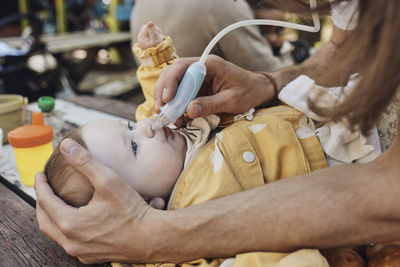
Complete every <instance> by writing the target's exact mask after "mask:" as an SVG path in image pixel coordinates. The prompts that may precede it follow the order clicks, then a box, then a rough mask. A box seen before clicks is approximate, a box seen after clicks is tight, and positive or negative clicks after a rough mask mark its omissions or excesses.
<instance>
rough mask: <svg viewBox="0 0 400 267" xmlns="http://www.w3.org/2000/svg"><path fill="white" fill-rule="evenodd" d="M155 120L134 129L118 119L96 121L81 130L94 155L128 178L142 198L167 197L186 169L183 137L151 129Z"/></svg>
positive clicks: (162, 129) (168, 131)
mask: <svg viewBox="0 0 400 267" xmlns="http://www.w3.org/2000/svg"><path fill="white" fill-rule="evenodd" d="M152 123H153V120H143V121H141V122H139V123H137V124H135V125H134V126H132V127H129V126H128V124H127V123H124V122H122V121H117V120H96V121H92V122H90V123H88V124H87V125H85V126H84V127H83V128H82V138H83V140H84V141H85V142H86V144H87V146H88V149H89V151H90V152H91V153H92V154H93V156H94V157H95V158H96V159H97V160H99V161H100V162H101V163H103V164H104V165H106V166H107V167H109V168H111V169H113V170H114V171H115V172H116V173H118V174H119V175H120V176H121V177H122V178H123V179H125V180H126V181H127V182H128V183H129V184H130V185H131V186H132V187H133V188H134V189H135V190H136V191H137V192H138V193H139V194H140V195H141V196H142V197H143V198H145V199H151V198H153V197H166V196H168V195H169V194H170V193H171V190H172V187H173V185H174V183H175V181H176V179H177V177H178V176H179V174H180V172H181V171H182V168H183V163H184V160H185V155H186V141H185V139H184V137H183V136H182V135H181V134H179V133H177V132H175V131H173V130H171V129H169V128H168V127H164V128H161V129H159V130H157V131H153V130H152V129H151V125H152Z"/></svg>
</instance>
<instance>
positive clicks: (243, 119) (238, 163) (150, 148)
mask: <svg viewBox="0 0 400 267" xmlns="http://www.w3.org/2000/svg"><path fill="white" fill-rule="evenodd" d="M133 49H134V52H135V54H136V55H137V56H138V58H139V59H140V60H141V62H142V66H140V68H139V69H138V78H139V81H140V83H141V85H142V90H143V93H144V95H145V98H146V101H145V102H144V103H143V104H141V105H140V106H139V107H138V110H137V113H136V119H137V121H138V123H136V124H135V125H132V124H130V123H124V122H122V121H114V120H96V121H92V122H90V123H88V124H86V125H84V126H82V127H80V128H78V129H76V130H74V131H72V132H71V133H69V134H68V135H67V136H66V137H65V138H67V137H68V138H72V139H74V140H75V141H77V142H78V143H79V144H81V145H82V146H83V147H85V148H87V149H88V151H89V152H90V153H91V154H92V155H93V156H94V157H95V158H96V159H97V160H98V161H100V162H101V163H102V164H103V165H105V166H107V167H109V168H111V169H112V170H114V171H115V172H116V173H118V174H119V176H120V177H121V178H123V179H124V180H126V181H127V182H128V184H129V185H131V186H132V187H133V188H134V189H135V190H136V191H137V192H138V193H139V194H140V195H141V196H142V197H143V198H144V199H145V200H146V201H147V202H149V204H150V205H151V206H153V207H155V208H158V209H165V208H166V209H169V210H174V209H179V208H184V207H188V206H191V205H195V204H198V203H202V202H205V201H208V200H211V199H216V198H220V197H223V196H226V195H229V194H234V193H237V192H241V191H244V190H248V189H251V188H253V187H256V186H260V185H263V184H265V183H268V182H272V181H276V180H279V179H283V178H288V177H292V176H296V175H300V174H304V173H307V172H311V171H314V170H317V169H320V168H324V167H326V166H327V163H326V159H325V156H324V152H323V151H322V148H321V145H320V143H319V141H318V139H317V137H316V136H315V135H314V134H307V135H304V134H300V133H302V132H303V131H302V127H303V125H304V121H305V120H306V119H307V118H306V117H305V115H304V114H302V113H301V112H299V111H297V110H295V109H293V108H291V107H288V106H277V107H273V108H268V109H260V110H257V111H254V110H250V111H249V112H248V113H246V114H241V115H240V116H235V117H233V118H231V119H232V122H231V123H230V125H229V126H228V127H226V128H224V129H223V130H221V131H220V132H217V133H216V134H215V136H213V134H212V133H213V130H214V129H215V128H216V127H217V126H218V125H219V124H220V118H219V117H217V116H215V115H211V116H208V117H205V118H197V119H194V120H192V121H189V123H188V124H187V125H186V126H185V128H183V129H179V130H178V129H170V128H169V127H164V128H161V129H159V130H156V131H153V130H152V128H151V125H152V124H153V122H154V120H152V119H149V118H150V117H152V116H153V115H154V95H153V89H154V87H155V83H156V81H157V78H158V76H159V74H160V72H161V70H162V68H163V67H164V66H165V65H167V64H171V63H172V62H173V60H174V59H176V58H177V56H176V54H175V50H174V48H173V45H172V41H171V39H170V38H169V37H166V36H164V35H163V34H162V33H161V30H160V29H159V28H158V27H157V26H155V25H154V24H153V23H148V24H146V25H144V26H143V27H142V29H141V30H140V33H139V38H138V43H137V44H136V45H135V46H134V48H133ZM223 124H228V122H227V121H224V122H223ZM210 136H213V137H212V138H211V139H210ZM209 139H210V140H209ZM45 173H46V175H47V177H48V181H49V184H50V185H51V186H52V188H53V190H54V191H55V193H56V194H57V195H59V196H60V197H61V198H63V199H64V200H65V201H66V202H68V203H69V204H71V205H73V206H76V207H79V206H82V205H86V204H87V203H88V202H89V201H90V199H91V197H92V195H93V190H94V189H93V187H92V186H91V184H90V183H89V182H88V180H87V179H86V178H85V177H83V176H82V175H80V174H79V173H78V172H76V171H75V170H74V169H73V168H72V167H70V166H69V165H68V164H67V163H66V162H65V161H64V160H63V157H62V155H61V153H60V148H59V146H58V147H57V148H56V149H55V151H54V153H53V155H52V156H51V158H50V159H49V161H48V162H47V164H46V166H45ZM254 259H258V260H259V261H260V262H268V264H269V265H268V266H276V265H278V264H279V262H282V261H288V262H298V265H296V266H328V263H327V261H326V259H325V258H324V257H323V256H322V255H321V254H320V253H319V251H318V250H311V249H305V250H298V251H296V252H293V253H245V254H241V255H240V256H237V257H236V258H235V264H236V265H235V266H248V264H249V262H251V261H253V260H254ZM296 259H301V260H296ZM215 261H216V262H217V263H215V264H220V263H222V262H224V260H223V259H215ZM230 262H231V261H230ZM228 263H229V262H226V264H228ZM193 264H194V265H196V266H201V265H203V264H205V265H206V264H210V263H209V262H207V260H205V259H200V260H198V261H195V262H193ZM168 266H169V265H168ZM227 266H228V265H227ZM279 266H281V265H279Z"/></svg>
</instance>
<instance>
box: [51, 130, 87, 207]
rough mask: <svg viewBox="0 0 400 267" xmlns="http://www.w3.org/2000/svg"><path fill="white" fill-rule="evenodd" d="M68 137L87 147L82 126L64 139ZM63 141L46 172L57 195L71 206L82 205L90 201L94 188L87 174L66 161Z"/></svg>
mask: <svg viewBox="0 0 400 267" xmlns="http://www.w3.org/2000/svg"><path fill="white" fill-rule="evenodd" d="M66 138H71V139H73V140H74V141H76V142H77V143H78V144H80V145H81V146H82V147H84V148H86V149H87V145H86V143H85V141H84V140H83V139H82V137H81V128H78V129H74V130H72V131H71V132H69V133H68V134H67V135H65V136H64V137H63V138H62V140H64V139H66ZM62 140H61V141H62ZM61 141H60V143H58V145H57V147H56V148H55V149H54V152H53V153H52V155H51V156H50V158H49V160H48V161H47V163H46V165H45V167H44V173H45V175H46V176H47V180H48V183H49V184H50V186H51V188H52V189H53V191H54V193H55V194H56V195H58V196H59V197H60V198H62V199H63V200H64V201H65V202H66V203H68V204H69V205H71V206H74V207H81V206H84V205H86V204H87V203H89V201H90V199H91V198H92V196H93V193H94V189H93V186H92V185H91V183H90V182H89V181H88V179H87V178H86V177H85V176H83V175H82V174H80V173H79V172H78V171H77V170H75V169H74V168H73V167H71V166H70V165H69V164H68V163H67V162H66V161H65V159H64V157H63V155H62V153H61V149H60V144H61Z"/></svg>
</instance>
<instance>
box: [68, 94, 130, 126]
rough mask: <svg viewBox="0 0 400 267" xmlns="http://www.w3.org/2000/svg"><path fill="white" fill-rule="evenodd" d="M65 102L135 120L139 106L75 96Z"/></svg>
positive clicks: (93, 97)
mask: <svg viewBox="0 0 400 267" xmlns="http://www.w3.org/2000/svg"><path fill="white" fill-rule="evenodd" d="M65 100H67V101H69V102H72V103H75V104H78V105H80V106H83V107H87V108H91V109H96V110H99V111H102V112H105V113H108V114H113V115H115V116H119V117H122V118H126V119H130V120H134V118H135V113H136V108H137V105H135V104H132V103H127V102H123V101H120V100H115V99H111V98H107V97H102V96H85V95H81V96H73V97H68V98H66V99H65Z"/></svg>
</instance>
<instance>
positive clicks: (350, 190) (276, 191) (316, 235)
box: [150, 160, 400, 262]
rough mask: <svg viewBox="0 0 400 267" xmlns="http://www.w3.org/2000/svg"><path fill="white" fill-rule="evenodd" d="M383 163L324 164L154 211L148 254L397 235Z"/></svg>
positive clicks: (230, 251) (162, 256)
mask: <svg viewBox="0 0 400 267" xmlns="http://www.w3.org/2000/svg"><path fill="white" fill-rule="evenodd" d="M376 163H379V164H376ZM386 165H387V163H386V162H385V161H383V160H381V161H377V162H375V164H369V165H345V166H339V167H333V168H328V169H324V170H321V171H318V172H314V173H311V174H308V175H304V176H301V177H295V178H291V179H286V180H282V181H279V182H275V183H271V184H268V185H265V186H262V187H259V188H255V189H253V190H249V191H245V192H242V193H239V194H235V195H231V196H228V197H225V198H221V199H218V200H214V201H210V202H207V203H204V204H201V205H196V206H192V207H189V208H185V209H182V210H177V211H160V213H158V214H156V215H155V216H156V217H157V216H160V217H158V218H157V222H158V223H157V226H156V227H154V228H153V229H157V230H156V231H155V233H154V235H153V236H154V237H155V243H153V246H154V247H155V248H157V250H156V252H155V253H153V254H152V255H151V256H150V260H151V261H154V260H155V261H158V260H161V261H170V262H181V261H185V260H190V259H195V258H200V257H224V256H232V255H235V254H237V253H240V252H246V251H288V250H293V249H297V248H304V247H317V248H326V247H333V246H343V245H355V244H367V243H369V242H376V241H381V240H388V239H391V238H394V239H396V238H397V239H399V238H400V235H398V236H394V235H393V233H399V232H400V231H399V230H400V225H399V223H398V222H399V211H394V210H392V208H393V207H396V206H397V205H396V204H394V205H393V203H396V201H397V199H396V198H397V196H398V195H399V193H400V192H399V189H398V187H399V182H398V180H395V179H393V177H392V176H390V175H389V176H388V175H387V174H388V173H387V171H386V170H387V169H386V168H385V167H388V166H386ZM394 181H396V182H394ZM371 192H374V193H373V194H371ZM316 217H318V218H316ZM153 241H154V240H153Z"/></svg>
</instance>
